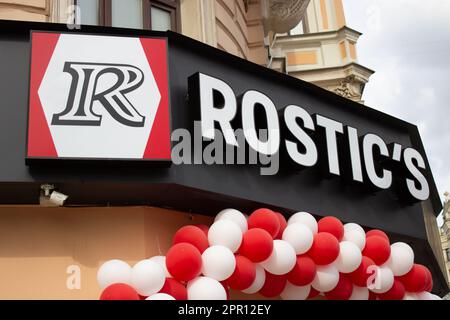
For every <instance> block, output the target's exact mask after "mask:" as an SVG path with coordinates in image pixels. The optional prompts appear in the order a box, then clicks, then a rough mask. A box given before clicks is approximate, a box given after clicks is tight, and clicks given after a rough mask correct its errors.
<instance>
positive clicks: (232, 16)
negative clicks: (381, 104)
mask: <svg viewBox="0 0 450 320" xmlns="http://www.w3.org/2000/svg"><path fill="white" fill-rule="evenodd" d="M74 5H76V6H74ZM0 19H17V20H26V21H47V22H59V23H69V24H70V23H73V24H74V26H73V27H74V28H76V24H81V25H84V24H91V25H105V26H114V27H125V28H138V29H141V28H142V29H152V30H167V29H170V30H173V31H177V32H180V33H182V34H184V35H187V36H189V37H191V38H194V39H196V40H199V41H201V42H204V43H206V44H209V45H211V46H213V47H216V48H219V49H222V50H224V51H226V52H228V53H231V54H234V55H237V56H239V57H241V58H243V59H247V60H249V61H252V62H254V63H257V64H260V65H264V66H267V67H270V68H273V69H275V70H278V71H280V72H284V73H288V74H289V75H291V76H294V77H297V78H299V79H302V80H305V81H308V82H312V83H314V84H316V85H318V86H320V87H323V88H325V89H327V90H330V91H333V92H335V93H336V94H339V95H341V96H344V97H346V98H349V99H352V100H354V101H358V102H362V94H363V91H364V86H365V84H366V83H367V82H368V80H369V77H370V76H371V74H372V73H373V71H371V70H370V69H368V68H366V67H364V66H362V65H360V64H359V63H358V59H357V50H356V43H357V41H358V38H359V36H360V35H361V34H360V33H359V32H357V31H355V30H353V29H350V28H348V27H347V26H346V21H345V13H344V8H343V4H342V0H312V1H310V0H290V1H277V0H213V1H211V0H181V1H179V0H158V1H147V0H146V1H142V0H131V1H127V2H126V4H125V2H124V1H118V0H95V1H92V0H32V1H16V0H1V1H0Z"/></svg>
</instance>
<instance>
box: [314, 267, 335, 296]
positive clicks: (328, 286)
mask: <svg viewBox="0 0 450 320" xmlns="http://www.w3.org/2000/svg"><path fill="white" fill-rule="evenodd" d="M338 282H339V271H338V270H337V268H336V267H335V266H334V265H333V264H329V265H326V266H317V272H316V277H315V278H314V280H313V282H312V284H311V285H312V287H313V288H314V289H316V290H317V291H319V292H328V291H331V290H333V289H334V288H336V286H337V284H338Z"/></svg>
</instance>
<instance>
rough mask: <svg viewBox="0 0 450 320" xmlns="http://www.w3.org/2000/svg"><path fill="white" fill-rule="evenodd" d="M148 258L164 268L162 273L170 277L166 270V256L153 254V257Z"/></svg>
mask: <svg viewBox="0 0 450 320" xmlns="http://www.w3.org/2000/svg"><path fill="white" fill-rule="evenodd" d="M148 260H150V261H153V262H155V263H157V264H158V265H159V266H160V267H161V268H162V269H163V270H164V274H165V275H166V278H172V275H171V274H170V273H169V271H168V270H167V266H166V257H165V256H154V257H151V258H150V259H148Z"/></svg>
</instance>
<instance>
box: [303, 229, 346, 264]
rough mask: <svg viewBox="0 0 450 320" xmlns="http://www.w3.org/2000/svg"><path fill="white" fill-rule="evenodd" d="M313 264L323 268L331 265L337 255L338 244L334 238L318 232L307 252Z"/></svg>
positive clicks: (326, 233) (328, 234)
mask: <svg viewBox="0 0 450 320" xmlns="http://www.w3.org/2000/svg"><path fill="white" fill-rule="evenodd" d="M307 255H308V256H309V257H311V259H313V261H314V262H315V264H317V265H320V266H323V265H327V264H330V263H332V262H333V261H334V260H336V258H337V257H338V255H339V242H338V240H337V239H336V237H335V236H333V235H332V234H331V233H328V232H319V233H316V234H315V235H314V241H313V244H312V246H311V248H310V249H309V251H308V252H307Z"/></svg>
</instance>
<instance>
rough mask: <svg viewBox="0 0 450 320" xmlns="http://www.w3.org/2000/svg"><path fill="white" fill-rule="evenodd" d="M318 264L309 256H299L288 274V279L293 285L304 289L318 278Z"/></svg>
mask: <svg viewBox="0 0 450 320" xmlns="http://www.w3.org/2000/svg"><path fill="white" fill-rule="evenodd" d="M316 271H317V268H316V264H315V263H314V261H313V259H311V258H310V257H308V256H297V262H296V263H295V266H294V268H293V269H292V270H291V272H289V273H288V274H287V279H288V281H289V282H290V283H292V284H293V285H296V286H299V287H303V286H306V285H308V284H310V283H311V282H313V280H314V278H315V276H316Z"/></svg>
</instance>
